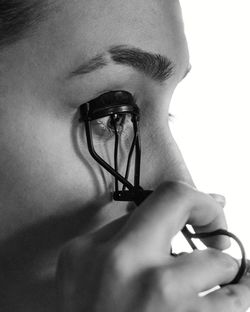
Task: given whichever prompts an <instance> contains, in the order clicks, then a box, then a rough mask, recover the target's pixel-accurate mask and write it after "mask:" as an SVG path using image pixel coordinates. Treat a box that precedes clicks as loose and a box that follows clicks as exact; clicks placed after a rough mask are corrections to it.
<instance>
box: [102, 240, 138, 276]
mask: <svg viewBox="0 0 250 312" xmlns="http://www.w3.org/2000/svg"><path fill="white" fill-rule="evenodd" d="M129 254H130V252H129V250H128V248H127V246H126V245H125V244H117V245H116V246H112V248H110V249H109V251H108V253H107V260H106V262H107V266H108V267H109V268H110V270H111V271H112V272H113V273H114V274H115V275H116V276H128V275H129V274H130V272H132V268H133V261H132V259H131V257H130V256H129Z"/></svg>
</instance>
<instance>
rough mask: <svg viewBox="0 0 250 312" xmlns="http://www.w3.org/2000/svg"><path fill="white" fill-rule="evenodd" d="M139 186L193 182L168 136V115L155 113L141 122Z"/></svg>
mask: <svg viewBox="0 0 250 312" xmlns="http://www.w3.org/2000/svg"><path fill="white" fill-rule="evenodd" d="M141 148H142V158H141V185H142V186H143V187H144V188H151V189H154V188H155V187H157V186H158V185H159V184H161V183H162V182H164V181H170V180H171V181H183V182H186V183H188V184H191V185H194V182H193V180H192V177H191V175H190V173H189V171H188V169H187V166H186V164H185V161H184V159H183V157H182V154H181V152H180V150H179V148H178V146H177V144H176V142H175V140H174V138H173V136H172V133H171V131H170V128H169V124H168V117H166V116H164V115H163V114H161V113H159V112H157V110H155V112H152V114H151V115H150V116H149V117H148V118H147V120H146V122H144V123H143V124H141Z"/></svg>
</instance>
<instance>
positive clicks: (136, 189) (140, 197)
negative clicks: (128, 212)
mask: <svg viewBox="0 0 250 312" xmlns="http://www.w3.org/2000/svg"><path fill="white" fill-rule="evenodd" d="M126 115H129V116H130V118H131V122H132V124H133V139H132V143H131V147H130V150H129V153H128V159H127V165H126V171H125V174H124V175H123V174H121V173H119V171H118V150H119V143H120V137H121V135H120V134H119V131H118V121H119V118H120V117H124V116H126ZM104 117H109V118H110V125H111V126H112V131H113V133H114V139H115V142H114V159H113V162H114V163H113V166H111V165H110V164H109V163H107V162H106V161H105V160H104V159H103V158H102V157H100V156H99V155H98V154H97V152H96V150H95V147H94V143H93V131H92V126H91V122H92V121H94V120H98V119H100V118H104ZM139 120H140V111H139V107H138V106H137V105H136V103H135V101H134V98H133V96H132V95H131V94H130V93H129V92H126V91H110V92H107V93H104V94H102V95H101V96H99V97H97V98H95V99H94V100H91V101H89V102H87V103H85V104H83V105H81V106H80V119H79V121H80V122H84V124H85V131H86V139H87V145H88V150H89V152H90V155H91V156H92V157H93V158H94V159H95V160H96V161H97V162H98V163H99V165H101V166H102V167H103V168H105V169H106V170H107V171H108V172H109V173H110V174H111V175H112V176H113V177H114V178H115V190H114V192H113V199H114V200H116V201H132V202H134V203H135V204H136V205H140V204H141V203H142V202H143V201H144V200H145V199H146V198H147V197H148V196H149V195H150V194H151V193H152V191H151V190H144V189H143V188H142V187H141V186H140V164H141V146H140V133H139ZM133 156H134V181H133V184H132V183H131V182H130V181H129V180H128V177H129V173H130V167H131V161H132V158H133ZM119 183H120V184H122V187H121V188H119ZM182 233H183V235H184V237H185V238H186V240H187V241H188V243H189V245H190V246H191V248H192V249H193V250H194V249H197V247H196V245H195V244H194V242H193V239H204V238H209V237H213V236H217V235H225V236H228V237H230V238H232V239H234V240H235V241H236V242H237V243H238V245H239V248H240V250H241V253H242V259H241V265H240V268H239V270H238V273H237V275H236V276H235V278H234V279H233V281H231V282H230V284H236V283H238V282H239V280H240V279H241V278H242V276H243V275H244V274H245V272H246V270H247V260H246V254H245V250H244V247H243V244H242V243H241V241H240V240H239V239H238V237H237V236H235V235H234V234H233V233H230V232H228V231H226V230H223V229H218V230H216V231H213V232H209V233H191V232H190V231H189V230H188V228H187V227H186V226H185V227H184V228H183V229H182ZM172 254H173V253H172ZM173 255H174V254H173ZM221 286H224V285H221Z"/></svg>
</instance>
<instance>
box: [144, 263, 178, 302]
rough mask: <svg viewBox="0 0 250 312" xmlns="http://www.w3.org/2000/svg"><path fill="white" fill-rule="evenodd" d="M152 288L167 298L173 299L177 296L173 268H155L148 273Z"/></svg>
mask: <svg viewBox="0 0 250 312" xmlns="http://www.w3.org/2000/svg"><path fill="white" fill-rule="evenodd" d="M147 281H148V284H149V285H150V288H151V289H153V290H154V291H156V292H157V293H158V294H160V295H161V296H162V297H164V298H165V300H167V301H169V300H170V299H171V300H173V299H174V298H175V297H176V290H177V289H176V287H175V278H174V276H173V274H172V272H171V270H166V269H164V270H163V269H161V268H158V269H154V270H151V272H148V274H147Z"/></svg>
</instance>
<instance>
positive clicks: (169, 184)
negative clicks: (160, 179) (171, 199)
mask: <svg viewBox="0 0 250 312" xmlns="http://www.w3.org/2000/svg"><path fill="white" fill-rule="evenodd" d="M160 189H161V191H162V192H168V193H172V194H174V196H176V197H177V198H178V199H180V198H182V199H183V198H186V197H187V196H188V195H190V193H191V192H192V191H193V188H192V187H191V186H189V185H188V184H186V183H184V182H180V181H166V182H164V183H163V184H162V185H161V186H160Z"/></svg>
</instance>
